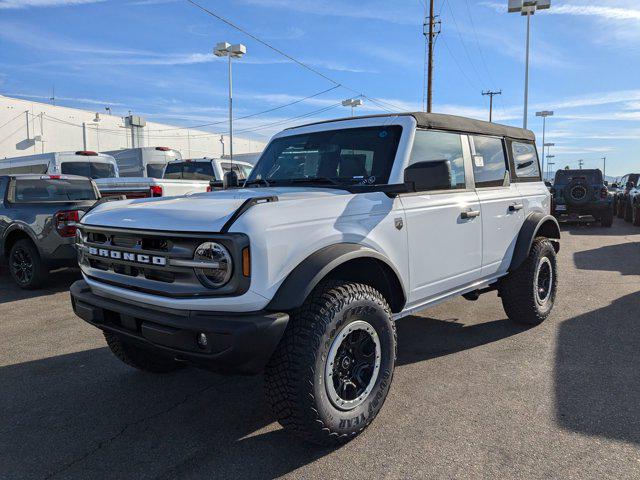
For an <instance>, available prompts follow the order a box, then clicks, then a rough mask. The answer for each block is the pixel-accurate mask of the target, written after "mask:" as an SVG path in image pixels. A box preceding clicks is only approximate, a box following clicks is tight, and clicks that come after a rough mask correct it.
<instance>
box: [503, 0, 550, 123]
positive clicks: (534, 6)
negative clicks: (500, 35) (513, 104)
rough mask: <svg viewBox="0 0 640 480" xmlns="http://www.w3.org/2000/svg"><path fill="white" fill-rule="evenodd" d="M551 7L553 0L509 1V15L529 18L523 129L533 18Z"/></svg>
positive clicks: (527, 99) (525, 114)
mask: <svg viewBox="0 0 640 480" xmlns="http://www.w3.org/2000/svg"><path fill="white" fill-rule="evenodd" d="M550 7H551V0H509V7H508V12H509V13H519V14H521V15H523V16H526V17H527V38H526V44H525V66H524V114H523V118H522V128H527V114H528V108H529V43H530V42H529V38H530V36H531V16H532V15H533V14H535V13H536V11H537V10H544V9H547V8H550Z"/></svg>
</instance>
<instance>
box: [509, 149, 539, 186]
mask: <svg viewBox="0 0 640 480" xmlns="http://www.w3.org/2000/svg"><path fill="white" fill-rule="evenodd" d="M511 151H512V152H513V163H514V165H515V174H516V177H518V178H540V168H539V167H538V154H537V152H536V147H535V146H534V145H533V144H532V143H522V142H513V143H512V144H511Z"/></svg>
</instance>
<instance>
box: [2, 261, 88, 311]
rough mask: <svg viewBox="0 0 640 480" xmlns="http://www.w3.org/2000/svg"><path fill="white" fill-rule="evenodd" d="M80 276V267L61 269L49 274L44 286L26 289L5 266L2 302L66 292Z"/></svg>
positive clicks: (3, 270)
mask: <svg viewBox="0 0 640 480" xmlns="http://www.w3.org/2000/svg"><path fill="white" fill-rule="evenodd" d="M80 278H81V274H80V270H79V269H72V268H69V269H64V270H59V271H56V272H53V273H51V274H50V275H49V277H48V278H47V281H46V283H45V285H44V287H43V288H40V289H38V290H24V289H22V288H20V287H18V286H17V285H16V284H15V283H14V282H13V280H12V279H11V277H10V276H9V272H8V271H7V269H6V267H5V268H2V269H0V304H3V303H7V302H15V301H17V300H26V299H29V298H37V297H43V296H46V295H53V294H55V293H59V292H64V291H66V290H69V287H70V286H71V284H72V283H73V282H75V281H76V280H79V279H80Z"/></svg>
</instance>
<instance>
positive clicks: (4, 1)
mask: <svg viewBox="0 0 640 480" xmlns="http://www.w3.org/2000/svg"><path fill="white" fill-rule="evenodd" d="M104 1H106V0H0V10H3V9H4V10H9V9H24V8H32V7H68V6H74V5H84V4H88V3H101V2H104Z"/></svg>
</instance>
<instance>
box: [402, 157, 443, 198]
mask: <svg viewBox="0 0 640 480" xmlns="http://www.w3.org/2000/svg"><path fill="white" fill-rule="evenodd" d="M404 182H405V183H407V184H409V185H412V186H413V190H414V191H416V192H425V191H430V190H449V189H451V162H449V160H434V161H429V162H416V163H413V164H411V165H409V166H408V167H407V168H405V169H404Z"/></svg>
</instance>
